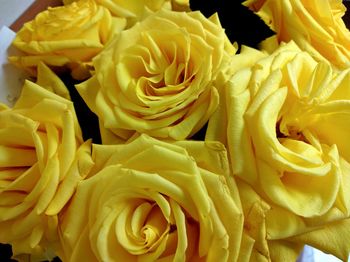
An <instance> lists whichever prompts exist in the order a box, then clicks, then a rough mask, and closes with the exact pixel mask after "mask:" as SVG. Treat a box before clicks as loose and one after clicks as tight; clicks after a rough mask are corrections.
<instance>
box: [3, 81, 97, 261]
mask: <svg viewBox="0 0 350 262" xmlns="http://www.w3.org/2000/svg"><path fill="white" fill-rule="evenodd" d="M44 82H45V81H44ZM90 147H91V145H90V142H86V143H83V141H82V136H81V131H80V128H79V125H78V122H77V118H76V116H75V111H74V108H73V104H72V102H71V101H69V100H66V99H64V98H62V97H60V96H57V95H56V94H53V93H51V92H50V91H47V90H46V89H44V88H43V87H40V86H38V85H37V84H34V83H32V82H29V81H27V82H26V83H25V84H24V87H23V90H22V93H21V96H20V98H19V100H18V101H17V102H16V104H15V105H14V107H13V108H6V107H4V108H2V109H1V111H0V243H9V244H11V245H12V249H13V254H14V256H15V257H17V256H18V257H21V256H22V255H24V254H31V255H32V256H34V257H37V258H38V259H39V258H41V259H48V258H49V257H47V255H48V253H52V249H54V247H53V243H56V242H57V241H58V235H57V233H58V232H57V223H58V219H57V214H58V213H59V212H60V211H61V210H62V209H63V207H64V206H65V204H66V203H67V202H68V201H69V199H70V198H71V196H72V194H73V193H74V191H75V188H76V185H77V183H78V182H79V181H80V180H82V179H83V178H84V177H85V176H86V175H87V174H88V172H89V170H90V168H91V166H92V160H91V148H90ZM45 254H46V255H45Z"/></svg>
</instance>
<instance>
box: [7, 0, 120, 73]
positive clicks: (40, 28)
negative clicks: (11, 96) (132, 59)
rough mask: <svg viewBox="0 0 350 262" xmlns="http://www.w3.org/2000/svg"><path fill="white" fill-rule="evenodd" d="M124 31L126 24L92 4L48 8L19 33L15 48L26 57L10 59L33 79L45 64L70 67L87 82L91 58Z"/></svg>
mask: <svg viewBox="0 0 350 262" xmlns="http://www.w3.org/2000/svg"><path fill="white" fill-rule="evenodd" d="M124 27H125V21H122V20H120V19H117V18H113V17H112V16H111V14H110V12H109V11H108V10H107V9H106V8H104V7H102V6H98V5H96V3H95V2H94V1H92V0H80V1H77V2H74V3H72V4H70V5H67V6H59V7H54V8H49V9H48V10H46V11H43V12H41V13H39V14H38V15H37V16H36V17H35V19H34V20H32V21H30V22H28V23H26V24H25V25H24V26H23V27H22V28H21V30H20V31H19V32H18V33H17V35H16V38H15V40H14V41H13V45H14V46H15V47H17V48H18V49H20V50H21V51H23V52H24V55H23V56H16V57H10V61H12V62H13V63H15V64H16V65H18V66H20V67H23V68H25V69H27V70H28V71H30V72H31V73H32V74H33V75H36V74H37V66H38V64H39V63H40V62H43V63H45V64H47V65H49V66H59V67H62V66H67V67H69V68H70V69H71V70H72V75H73V77H75V78H77V79H84V78H85V79H86V78H87V76H89V67H88V64H89V63H91V60H92V58H93V57H95V56H96V55H97V54H98V53H99V52H101V50H102V49H103V47H104V45H105V44H106V43H107V42H108V41H109V40H110V39H111V38H112V37H113V35H115V34H117V33H118V32H119V31H121V30H122V29H124Z"/></svg>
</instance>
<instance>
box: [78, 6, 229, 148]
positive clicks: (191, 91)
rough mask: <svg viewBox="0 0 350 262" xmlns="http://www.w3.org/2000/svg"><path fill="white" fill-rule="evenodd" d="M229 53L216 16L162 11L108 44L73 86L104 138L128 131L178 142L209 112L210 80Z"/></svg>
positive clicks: (212, 105) (213, 91)
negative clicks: (94, 116) (90, 69)
mask: <svg viewBox="0 0 350 262" xmlns="http://www.w3.org/2000/svg"><path fill="white" fill-rule="evenodd" d="M234 52H235V48H234V47H233V46H232V45H231V44H230V43H228V41H227V38H226V35H225V32H224V29H223V28H222V27H221V26H220V24H219V21H218V18H217V16H213V17H212V18H211V19H210V20H209V19H207V18H205V17H204V16H203V15H202V14H201V13H199V12H191V13H184V12H183V13H180V12H173V11H167V10H162V11H159V12H158V13H155V14H153V15H151V16H149V17H148V18H146V19H145V20H143V21H142V22H140V23H138V24H136V25H135V26H134V27H132V28H131V29H129V30H125V31H123V32H122V33H121V34H120V35H119V37H118V38H116V39H115V40H114V41H113V42H112V43H110V44H109V45H108V46H107V47H106V48H105V50H104V51H103V52H102V53H101V55H99V56H98V57H97V58H96V59H95V60H94V66H95V68H96V74H95V75H94V76H93V77H92V78H90V79H89V80H87V81H86V82H84V83H82V84H80V85H77V89H78V91H79V93H80V94H81V96H82V97H83V98H84V100H85V102H86V103H87V104H88V106H89V107H90V109H91V110H92V111H93V112H95V113H96V114H97V115H98V117H99V120H100V129H101V134H102V139H103V141H104V143H116V142H120V141H124V140H127V139H128V138H129V137H131V136H132V135H133V134H134V133H135V131H136V132H139V133H147V134H149V135H151V136H154V137H158V138H172V139H176V140H182V139H185V138H187V137H190V136H192V135H193V134H195V133H196V132H197V131H198V130H199V129H200V128H201V127H203V125H204V124H205V123H206V122H207V120H208V118H209V117H210V115H211V114H212V113H213V112H214V111H215V109H216V107H217V105H218V91H217V88H216V86H215V84H214V81H215V80H216V78H217V76H218V74H219V73H220V72H221V71H222V70H224V69H225V67H226V66H227V64H228V61H229V59H230V57H231V56H230V55H231V54H234Z"/></svg>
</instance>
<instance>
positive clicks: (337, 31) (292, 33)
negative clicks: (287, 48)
mask: <svg viewBox="0 0 350 262" xmlns="http://www.w3.org/2000/svg"><path fill="white" fill-rule="evenodd" d="M244 4H245V5H246V6H248V7H249V8H250V9H251V10H253V11H254V12H256V14H257V15H259V16H260V17H261V18H262V19H263V20H264V21H265V23H266V24H267V25H269V26H270V28H271V29H272V30H273V31H275V32H276V34H277V40H278V42H279V43H280V42H289V41H290V40H293V41H295V43H297V44H298V46H299V47H300V48H301V49H302V50H305V51H307V52H309V53H310V54H311V55H312V56H313V57H314V58H316V59H317V60H318V61H321V60H328V61H330V62H331V63H332V64H333V65H334V66H336V67H337V68H340V69H346V68H348V67H349V66H350V49H349V46H350V31H349V30H348V29H347V28H346V25H345V24H344V22H343V20H342V16H344V14H345V11H346V7H345V6H344V5H343V4H342V1H341V0H325V1H317V0H312V1H310V0H282V1H281V0H247V1H246V2H245V3H244Z"/></svg>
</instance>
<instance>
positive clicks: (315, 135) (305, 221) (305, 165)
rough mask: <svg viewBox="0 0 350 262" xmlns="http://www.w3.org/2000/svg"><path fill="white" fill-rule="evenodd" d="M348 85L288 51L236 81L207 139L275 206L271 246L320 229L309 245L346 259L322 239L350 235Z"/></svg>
mask: <svg viewBox="0 0 350 262" xmlns="http://www.w3.org/2000/svg"><path fill="white" fill-rule="evenodd" d="M248 57H249V56H248ZM349 79H350V71H349V70H346V71H342V72H338V71H335V70H333V69H332V66H331V65H330V64H327V63H324V62H321V63H318V62H316V61H315V60H314V59H313V58H312V57H311V56H310V55H309V54H308V53H306V52H302V51H301V50H300V49H299V48H298V47H297V46H296V45H295V44H294V43H289V44H285V45H282V46H281V47H280V48H279V49H277V50H276V51H275V52H274V53H273V54H271V55H270V56H266V54H265V57H263V58H262V59H260V60H258V61H257V62H256V63H254V65H252V66H247V67H246V68H244V69H241V70H239V71H237V72H236V73H235V74H234V75H233V76H232V78H231V79H230V81H229V82H228V83H227V85H226V86H225V91H224V92H223V93H222V95H223V97H221V98H220V99H221V101H222V105H221V106H220V107H223V108H224V110H223V111H222V112H224V114H215V115H214V116H213V118H212V119H211V120H210V122H211V121H213V123H215V126H214V125H212V123H209V126H208V132H207V137H206V140H219V141H223V142H224V143H225V144H226V146H227V148H228V151H229V155H230V160H231V164H232V169H233V175H235V176H237V177H239V179H242V180H243V181H245V182H246V183H248V184H249V185H250V186H252V188H253V189H254V190H255V192H256V193H257V194H258V195H260V196H261V198H263V199H264V200H265V201H266V202H267V204H268V205H269V208H268V209H271V210H270V211H269V212H268V213H266V214H265V215H264V216H265V217H267V220H268V221H267V226H266V227H267V229H266V238H267V239H269V240H278V239H286V238H290V237H294V236H296V235H301V234H304V233H310V232H312V231H315V230H319V232H318V233H317V234H316V233H314V234H313V235H312V234H311V233H310V234H311V235H312V238H311V237H310V238H309V239H307V238H304V240H305V241H307V242H308V243H313V245H314V246H315V243H318V244H317V245H316V246H319V247H320V248H321V249H323V250H325V251H327V252H331V253H333V254H335V255H337V256H338V257H340V258H342V259H345V256H344V253H346V252H344V250H347V252H348V251H349V249H350V246H349V243H350V242H349V241H345V242H344V243H343V244H338V242H335V241H324V238H323V237H320V236H321V235H322V234H323V235H325V231H324V230H328V236H327V238H326V239H332V237H334V239H335V240H337V241H339V242H340V243H342V241H341V238H342V235H344V234H349V233H350V232H348V231H349V230H350V229H346V230H344V228H345V227H341V226H339V225H337V223H338V222H339V223H343V222H341V221H343V220H344V219H348V218H349V216H350V211H349V210H350V191H349V190H348V188H349V185H350V184H349V183H350V176H349V173H350V165H349V161H350V151H349V148H350V146H349V145H348V139H347V135H348V134H349V132H350V129H349V128H350V125H349V123H350V92H349ZM222 130H224V131H222ZM257 202H259V201H257ZM242 204H243V206H245V205H246V203H245V202H244V201H243V200H242ZM264 219H265V218H264ZM338 228H341V230H340V229H339V230H338ZM315 232H316V231H315ZM329 232H333V233H332V234H330V233H329ZM326 235H327V234H326ZM331 235H332V237H330V236H331ZM306 239H307V240H306ZM334 243H337V244H334Z"/></svg>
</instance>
